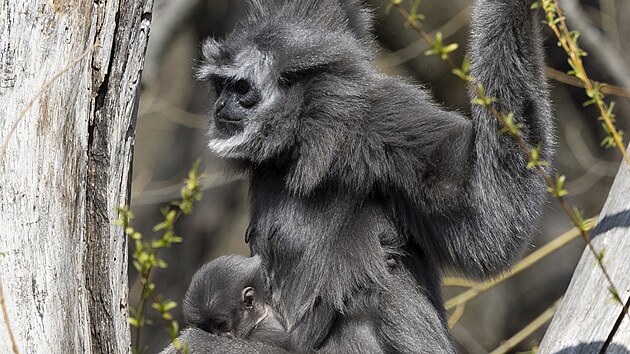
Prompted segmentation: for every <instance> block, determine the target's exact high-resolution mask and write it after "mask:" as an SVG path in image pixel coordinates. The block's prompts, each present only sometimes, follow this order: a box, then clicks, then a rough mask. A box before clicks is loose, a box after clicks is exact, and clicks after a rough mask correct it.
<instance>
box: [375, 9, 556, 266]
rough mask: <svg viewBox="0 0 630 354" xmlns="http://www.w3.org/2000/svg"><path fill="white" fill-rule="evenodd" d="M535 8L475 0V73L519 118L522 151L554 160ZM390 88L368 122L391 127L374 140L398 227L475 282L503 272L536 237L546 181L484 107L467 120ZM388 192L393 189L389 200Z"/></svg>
mask: <svg viewBox="0 0 630 354" xmlns="http://www.w3.org/2000/svg"><path fill="white" fill-rule="evenodd" d="M530 5H531V1H530V0H477V2H476V5H475V8H474V11H473V15H472V19H473V21H472V35H471V39H470V57H471V61H472V67H471V75H472V76H473V77H474V78H475V79H476V80H477V82H479V83H481V84H482V85H483V87H484V89H485V92H486V95H487V96H488V97H495V98H496V99H497V100H498V101H497V102H496V103H495V104H494V106H495V107H496V108H497V110H498V111H500V112H503V113H505V114H508V113H510V112H512V113H514V117H515V122H516V123H521V124H523V128H522V136H523V138H524V140H525V141H526V143H527V144H528V145H529V146H530V148H534V147H536V146H537V145H538V144H541V145H542V154H541V157H540V158H541V159H542V160H546V161H549V159H550V157H551V156H550V155H551V154H552V150H553V144H554V143H553V127H552V123H551V113H550V106H549V99H548V96H549V95H548V92H547V86H546V82H545V76H544V72H543V70H544V63H543V50H542V47H541V40H540V33H539V29H538V23H537V20H536V19H535V17H534V13H533V12H532V10H530ZM390 85H391V87H390V88H389V89H386V90H383V91H384V92H386V93H384V94H383V97H382V98H380V99H379V100H378V101H377V103H376V104H375V105H374V108H373V110H374V111H375V112H373V115H372V116H374V117H388V119H379V120H378V122H376V121H375V122H374V123H373V127H372V130H373V131H372V132H371V133H370V134H371V135H372V137H374V136H378V137H379V139H381V140H382V141H381V142H382V144H383V146H386V148H385V149H384V150H385V151H386V152H384V153H382V154H383V155H384V156H386V158H385V161H386V162H385V163H384V164H383V163H381V166H379V169H378V170H379V171H381V172H380V173H381V174H382V175H381V176H380V178H377V180H380V181H382V183H384V184H385V185H386V186H385V188H383V190H384V193H385V194H386V195H387V194H388V193H391V194H389V197H388V199H389V200H390V201H391V202H392V204H393V207H394V209H395V210H396V212H395V215H396V216H397V217H398V218H399V220H397V224H398V225H400V227H402V228H403V232H405V233H407V234H409V235H411V236H412V237H414V238H415V240H416V241H417V242H418V244H419V245H420V246H421V248H422V249H424V250H425V251H426V252H427V254H428V255H430V256H434V257H437V259H438V261H440V263H441V264H442V266H443V267H445V268H447V269H454V270H456V271H459V272H462V273H464V274H465V275H467V276H473V277H486V276H491V275H495V274H497V273H499V272H501V271H504V270H506V268H508V267H509V266H511V265H512V264H514V262H515V261H516V260H517V259H518V257H520V256H521V254H522V253H523V251H524V250H525V248H526V246H527V243H528V241H529V240H530V236H531V234H532V232H533V231H534V230H535V227H536V223H537V218H538V216H539V214H540V209H541V207H542V203H543V201H544V192H545V188H544V183H543V181H542V179H541V178H540V177H539V176H538V175H537V174H536V173H535V172H534V171H531V170H527V169H526V165H527V162H528V157H527V156H526V155H525V154H524V153H523V152H522V151H521V150H520V149H519V148H518V146H517V144H516V143H515V142H514V141H513V139H512V138H511V137H510V136H508V135H507V134H501V135H500V134H499V133H498V131H499V129H500V128H501V126H500V123H499V122H498V121H497V119H496V118H495V117H494V116H493V115H492V114H491V113H490V112H489V111H488V110H487V109H486V108H484V107H481V106H478V105H474V106H473V107H472V115H473V117H472V120H471V121H469V120H466V119H464V118H462V117H461V116H459V115H457V114H456V113H453V112H447V111H445V110H443V109H440V108H439V107H438V106H436V105H435V104H433V103H431V102H430V99H428V98H427V97H426V95H425V94H423V93H422V92H418V90H417V89H416V90H415V91H414V90H413V89H412V88H411V87H410V85H405V84H400V83H396V82H393V81H391V80H390ZM471 97H476V95H475V94H474V93H471ZM427 102H428V103H427ZM400 107H404V109H400ZM410 115H412V116H415V117H418V116H420V117H422V118H421V120H418V119H410V118H409V116H410ZM389 134H391V135H389ZM372 155H373V156H374V154H372ZM379 160H381V161H382V160H383V158H382V157H380V158H379ZM383 171H387V172H383ZM387 185H389V186H391V185H394V186H397V187H396V188H395V190H393V191H391V192H389V191H388V190H387ZM418 216H419V217H418Z"/></svg>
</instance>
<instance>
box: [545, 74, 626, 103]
mask: <svg viewBox="0 0 630 354" xmlns="http://www.w3.org/2000/svg"><path fill="white" fill-rule="evenodd" d="M547 77H548V78H550V79H553V80H556V81H558V82H562V83H563V84H567V85H571V86H575V87H581V88H585V87H586V85H585V84H584V83H583V82H582V80H580V79H578V78H577V77H575V76H571V75H567V74H566V73H564V72H562V71H560V70H556V69H554V68H551V67H547ZM591 84H592V85H593V86H597V85H602V90H601V91H602V92H603V93H605V94H607V95H613V96H619V97H626V98H630V89H627V88H624V87H621V86H615V85H610V84H607V83H603V82H599V81H595V80H591Z"/></svg>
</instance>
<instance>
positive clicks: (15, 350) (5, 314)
mask: <svg viewBox="0 0 630 354" xmlns="http://www.w3.org/2000/svg"><path fill="white" fill-rule="evenodd" d="M0 307H2V315H3V317H4V323H6V325H7V330H8V331H9V339H10V340H11V346H12V347H13V353H14V354H19V351H18V347H17V342H16V341H15V337H14V336H13V331H12V330H11V323H10V322H9V312H8V311H7V306H6V305H5V303H4V291H3V290H2V279H0Z"/></svg>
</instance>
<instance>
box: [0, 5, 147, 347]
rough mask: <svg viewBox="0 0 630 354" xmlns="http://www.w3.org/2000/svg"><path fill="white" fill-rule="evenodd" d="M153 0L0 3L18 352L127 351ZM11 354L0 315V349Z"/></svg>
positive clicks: (4, 279) (0, 171)
mask: <svg viewBox="0 0 630 354" xmlns="http://www.w3.org/2000/svg"><path fill="white" fill-rule="evenodd" d="M152 2H153V1H152V0H138V1H120V0H109V1H103V0H95V1H72V2H68V1H62V0H33V1H2V2H0V146H1V145H2V144H4V142H5V141H7V139H8V138H9V136H8V135H9V131H10V129H11V126H12V125H13V124H14V122H16V120H17V119H18V115H19V112H20V111H21V110H22V109H24V108H25V106H27V103H28V102H29V101H30V100H31V99H33V98H34V97H35V95H36V93H37V91H38V90H39V88H40V87H42V86H43V85H44V84H45V83H46V82H47V81H48V80H49V79H50V78H51V77H53V76H54V75H55V74H56V73H58V72H60V71H62V69H64V68H65V67H67V65H68V64H69V63H71V62H72V61H73V60H74V59H75V58H77V57H78V56H80V54H81V53H83V52H84V51H85V50H86V49H88V48H90V46H92V45H93V44H94V43H96V42H97V41H98V42H100V47H98V48H96V49H94V50H93V51H92V52H90V53H89V54H88V55H87V56H86V57H85V58H84V59H83V60H81V61H80V62H78V63H76V64H75V65H73V66H72V67H71V68H70V69H69V70H68V71H67V72H65V73H64V74H63V75H62V76H61V77H59V79H58V80H56V81H54V83H52V84H51V85H50V87H49V89H48V90H46V91H45V92H43V94H42V95H41V96H38V97H37V99H36V100H35V101H34V104H33V105H32V106H31V108H30V109H29V110H28V112H27V114H26V115H25V116H24V119H23V120H22V121H21V122H20V123H19V125H18V126H17V130H16V131H15V134H14V135H13V137H12V138H11V139H10V140H9V143H8V149H7V150H6V155H5V156H4V157H1V156H0V159H1V160H0V200H1V201H2V203H0V252H3V253H4V255H3V256H0V280H1V283H2V287H3V290H4V295H5V301H6V305H7V312H8V316H9V323H10V325H11V328H12V329H13V333H14V334H15V338H16V342H17V347H18V349H19V352H20V353H128V352H129V351H130V333H129V326H128V325H127V322H126V317H127V312H128V306H127V241H126V238H125V236H124V233H123V231H122V230H121V229H120V228H119V227H114V226H113V225H112V222H113V221H114V220H115V219H116V217H117V215H116V212H115V208H116V207H117V206H119V205H122V204H126V203H127V202H128V199H129V197H128V195H129V190H130V189H129V183H130V178H129V177H130V176H129V174H130V170H131V159H132V152H133V143H134V134H135V110H136V104H137V103H136V98H137V94H138V88H139V85H140V76H141V71H142V65H143V58H144V53H145V51H146V44H147V40H148V32H149V26H150V22H151V11H152ZM10 352H12V349H11V343H10V341H9V335H8V331H7V325H6V322H5V321H4V318H3V317H2V316H0V353H10Z"/></svg>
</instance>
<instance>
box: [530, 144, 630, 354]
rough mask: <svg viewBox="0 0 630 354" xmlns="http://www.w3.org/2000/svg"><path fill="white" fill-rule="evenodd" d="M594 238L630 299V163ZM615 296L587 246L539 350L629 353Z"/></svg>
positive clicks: (629, 335) (627, 324)
mask: <svg viewBox="0 0 630 354" xmlns="http://www.w3.org/2000/svg"><path fill="white" fill-rule="evenodd" d="M629 151H630V149H629ZM591 237H592V239H593V245H594V246H595V249H596V250H598V251H603V252H604V265H605V267H606V269H607V270H608V272H609V274H610V277H611V278H612V281H613V282H614V284H615V286H616V287H617V289H618V290H619V297H620V298H621V300H622V301H623V302H627V301H630V256H629V255H630V167H628V165H626V164H625V163H623V162H622V164H621V166H620V168H619V172H618V173H617V177H616V178H615V182H614V183H613V186H612V188H611V189H610V194H609V195H608V199H607V200H606V204H605V205H604V208H603V210H602V212H601V214H600V218H599V221H598V223H597V226H596V227H595V229H594V230H593V232H592V233H591ZM612 298H613V297H612V294H611V293H610V291H609V289H608V283H607V282H606V279H605V277H604V274H603V273H602V270H601V268H599V267H598V266H597V262H596V260H595V257H594V256H593V254H592V253H591V252H590V251H589V250H588V249H586V250H584V253H583V254H582V258H581V259H580V262H579V264H578V265H577V268H576V269H575V273H574V274H573V278H572V279H571V283H570V284H569V288H568V290H567V292H566V294H565V296H564V299H563V301H562V304H561V305H560V307H559V308H558V311H557V313H556V315H555V316H554V318H553V321H552V322H551V325H550V326H549V329H548V330H547V333H545V337H544V339H543V341H542V343H541V345H540V349H539V353H559V352H562V353H563V354H569V353H600V351H601V350H602V349H603V348H606V350H605V351H604V352H606V353H611V354H612V353H620V354H627V353H628V351H629V350H630V321H629V320H628V317H627V316H622V307H621V305H620V304H619V303H616V302H614V301H612Z"/></svg>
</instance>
